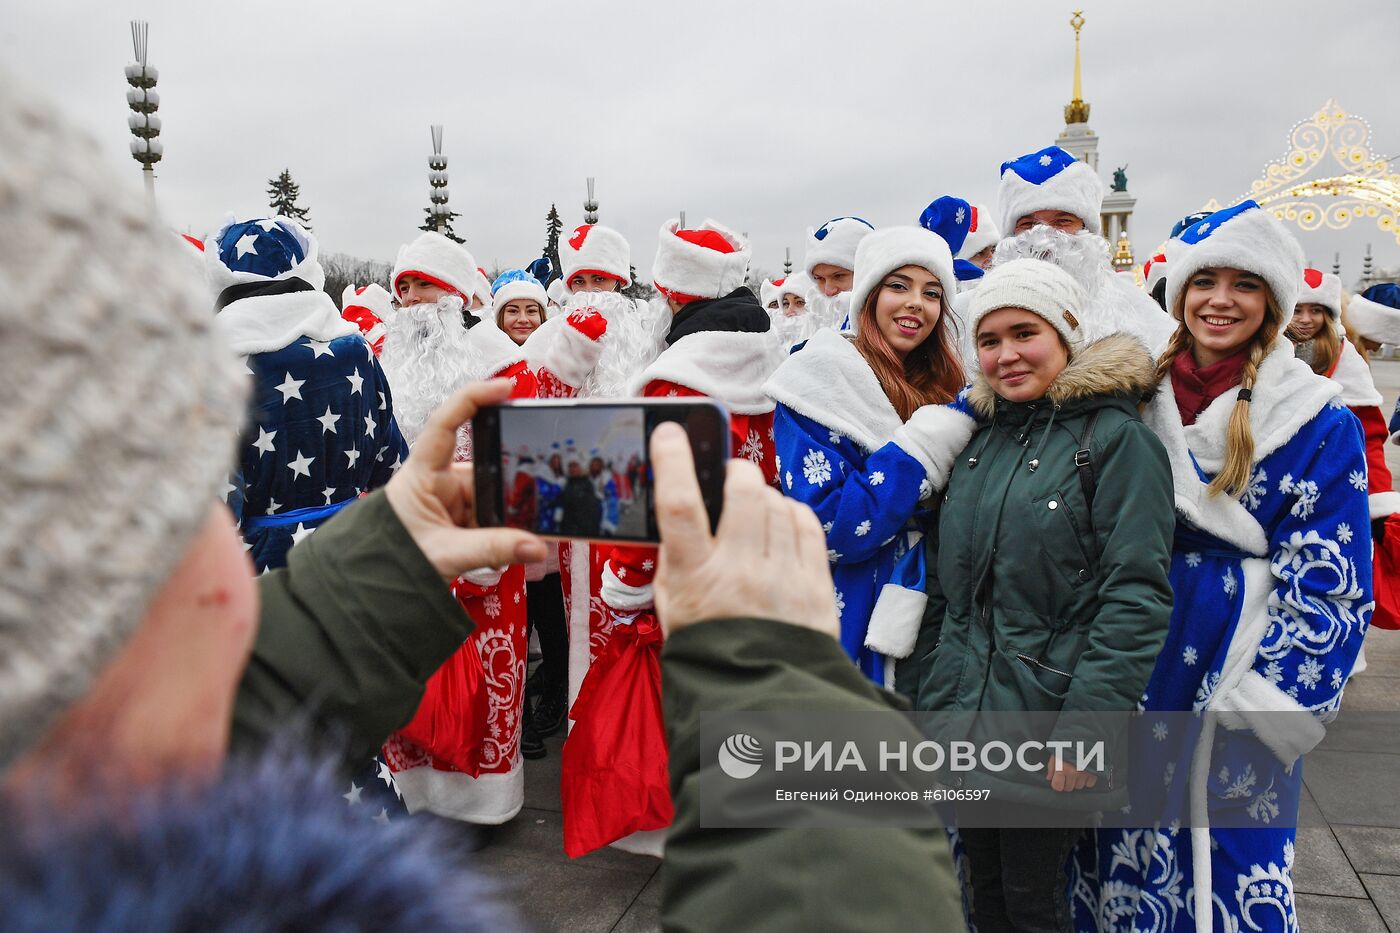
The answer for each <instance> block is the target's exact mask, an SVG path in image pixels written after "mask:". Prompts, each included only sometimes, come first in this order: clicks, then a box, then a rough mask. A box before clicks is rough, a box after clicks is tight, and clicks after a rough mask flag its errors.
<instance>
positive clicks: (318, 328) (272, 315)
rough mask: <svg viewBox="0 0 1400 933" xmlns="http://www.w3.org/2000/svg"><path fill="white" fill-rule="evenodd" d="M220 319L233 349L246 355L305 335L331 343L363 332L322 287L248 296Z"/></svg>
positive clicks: (225, 312) (230, 307)
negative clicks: (351, 321) (319, 288)
mask: <svg viewBox="0 0 1400 933" xmlns="http://www.w3.org/2000/svg"><path fill="white" fill-rule="evenodd" d="M217 321H218V325H219V328H220V330H222V331H223V334H224V339H225V341H226V342H227V343H228V346H229V349H231V350H233V351H234V352H235V353H239V354H243V355H247V354H249V353H271V352H272V351H273V350H280V349H282V348H283V347H285V346H287V345H288V344H290V343H293V342H294V341H297V340H300V339H302V338H303V337H310V338H311V339H312V340H317V341H320V342H322V343H328V342H330V341H332V340H335V339H336V338H338V337H348V336H350V335H351V334H358V333H359V332H360V329H359V328H358V327H356V326H355V325H354V324H352V323H350V322H349V321H347V320H345V318H343V317H341V316H340V312H339V311H337V310H336V309H335V302H333V301H331V296H330V295H327V294H326V293H325V292H321V291H313V292H288V293H286V294H283V295H262V296H258V297H254V298H244V299H243V300H242V301H235V302H233V303H232V304H229V305H225V306H224V309H223V310H222V311H220V312H219V314H218V317H217Z"/></svg>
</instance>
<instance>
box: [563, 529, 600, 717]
mask: <svg viewBox="0 0 1400 933" xmlns="http://www.w3.org/2000/svg"><path fill="white" fill-rule="evenodd" d="M563 547H564V545H561V547H560V554H559V565H560V571H561V572H564V571H565V570H567V572H568V574H569V598H568V601H567V602H566V603H565V609H566V610H567V611H566V615H567V616H568V622H569V706H570V708H572V707H573V705H574V700H576V699H578V692H579V689H580V688H582V687H583V678H584V677H585V676H586V675H587V674H588V666H589V655H590V654H591V652H592V648H591V643H590V642H591V636H592V631H591V626H590V624H589V615H591V605H592V602H593V598H592V597H593V594H592V593H591V592H590V589H589V588H590V585H591V583H592V580H591V576H592V574H591V570H592V566H591V560H592V555H591V554H590V550H591V549H592V548H593V547H594V545H591V544H589V543H588V542H587V541H569V542H568V543H567V547H568V549H569V550H568V554H567V555H565V554H564V553H563ZM567 722H568V728H570V729H572V728H573V727H574V721H573V720H572V719H569V720H567Z"/></svg>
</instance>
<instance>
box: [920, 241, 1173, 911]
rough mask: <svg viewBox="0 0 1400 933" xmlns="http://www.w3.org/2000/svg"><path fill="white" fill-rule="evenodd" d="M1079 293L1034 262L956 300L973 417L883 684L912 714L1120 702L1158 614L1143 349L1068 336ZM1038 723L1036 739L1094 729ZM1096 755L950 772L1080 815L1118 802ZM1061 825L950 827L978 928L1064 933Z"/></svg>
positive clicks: (1157, 535) (1160, 548)
mask: <svg viewBox="0 0 1400 933" xmlns="http://www.w3.org/2000/svg"><path fill="white" fill-rule="evenodd" d="M1084 305H1085V301H1084V294H1083V292H1082V290H1081V289H1080V288H1079V286H1078V285H1077V284H1076V283H1075V281H1074V280H1073V279H1072V278H1071V277H1070V276H1069V275H1068V274H1067V273H1066V272H1064V271H1063V270H1061V269H1059V268H1058V267H1056V266H1053V265H1051V264H1050V263H1047V262H1042V261H1040V260H1035V259H1017V260H1013V261H1011V262H1007V263H1005V264H1003V265H1001V266H999V267H996V268H994V269H993V270H992V271H991V272H989V273H988V274H987V276H986V277H985V278H984V279H983V283H982V285H981V286H980V287H979V288H978V289H977V290H976V292H974V293H973V297H972V300H971V303H970V306H969V318H970V320H969V325H970V327H971V332H972V334H973V339H974V341H975V345H976V348H977V353H978V362H979V365H980V369H981V373H980V375H979V376H978V378H977V381H976V383H975V384H974V386H973V388H972V389H971V391H970V397H969V401H970V402H971V405H972V407H973V408H974V409H975V410H976V412H977V414H978V416H979V421H980V426H979V429H978V431H977V432H976V433H975V434H974V435H973V437H972V439H971V441H970V442H969V444H968V447H967V449H966V450H965V451H964V452H963V453H962V454H961V455H960V456H959V457H958V459H957V461H956V462H955V466H954V470H953V472H952V474H951V475H950V477H949V481H948V490H947V494H946V495H945V496H944V498H943V502H942V503H941V505H940V508H939V515H938V522H937V527H936V529H935V530H934V531H933V532H932V533H931V534H930V535H929V536H928V539H927V544H926V548H927V557H928V561H929V579H928V588H929V602H928V608H927V610H926V612H925V615H924V621H923V625H922V628H921V630H920V633H919V639H918V643H917V645H916V648H915V651H914V653H913V655H912V657H911V658H910V660H909V661H908V662H906V663H905V666H906V672H905V676H904V677H902V678H901V682H902V683H903V684H904V685H905V686H906V687H910V688H911V689H913V688H912V687H911V685H912V684H914V683H917V685H918V686H917V689H916V698H917V707H918V708H919V709H921V710H930V711H948V712H965V713H974V712H996V711H1003V712H1009V711H1030V712H1039V713H1051V714H1058V713H1061V712H1075V713H1106V712H1128V711H1131V710H1133V709H1134V708H1135V707H1136V705H1137V702H1138V699H1139V698H1140V697H1141V696H1142V691H1143V687H1144V686H1145V685H1146V683H1147V678H1148V676H1149V674H1150V673H1151V671H1152V665H1153V662H1154V661H1155V659H1156V656H1157V653H1158V651H1159V649H1160V647H1161V644H1162V641H1163V638H1164V637H1165V635H1166V632H1167V624H1168V620H1169V618H1170V615H1171V590H1170V588H1169V586H1168V582H1167V571H1168V567H1169V563H1170V556H1171V545H1172V529H1173V521H1174V516H1173V510H1172V479H1171V470H1170V467H1169V465H1168V462H1167V455H1166V452H1165V450H1164V449H1163V447H1162V445H1161V443H1160V442H1159V441H1158V440H1157V438H1156V436H1155V435H1154V434H1153V432H1152V431H1151V430H1149V429H1148V428H1147V427H1146V426H1145V425H1144V424H1143V423H1142V422H1141V421H1140V420H1139V418H1138V403H1139V401H1140V400H1141V398H1142V396H1143V394H1144V393H1145V392H1146V391H1148V389H1149V388H1150V387H1151V386H1152V385H1153V365H1152V359H1151V357H1150V356H1149V354H1148V352H1147V350H1146V348H1145V347H1143V346H1142V344H1141V343H1140V342H1139V341H1138V340H1137V339H1136V338H1134V337H1130V336H1128V335H1114V336H1110V337H1106V338H1104V339H1102V340H1099V341H1097V342H1095V343H1093V344H1089V345H1087V346H1086V345H1085V344H1084V342H1083V338H1082V336H1081V330H1080V320H1079V316H1080V315H1081V314H1082V308H1083V307H1084ZM940 545H941V546H940ZM969 718H970V717H969ZM1050 718H1051V720H1052V721H1053V723H1054V724H1053V725H1052V726H1051V727H1048V730H1049V731H1051V733H1052V734H1051V735H1050V736H1048V737H1050V738H1070V739H1073V738H1086V737H1091V736H1092V737H1097V736H1096V735H1093V734H1092V733H1086V732H1085V731H1084V730H1083V729H1081V728H1080V727H1081V726H1084V725H1086V724H1084V723H1082V721H1079V720H1074V717H1059V718H1058V719H1057V718H1056V717H1054V716H1052V717H1050ZM950 722H951V720H949V719H947V718H946V717H945V718H943V719H942V720H941V723H942V724H941V726H940V725H938V721H935V725H936V726H937V727H939V728H951V726H950ZM983 725H985V723H983ZM1113 761H1114V758H1113V756H1112V755H1111V754H1110V755H1109V756H1107V760H1106V764H1108V765H1109V766H1108V767H1106V768H1105V770H1104V771H1103V772H1101V773H1095V772H1094V771H1092V770H1085V771H1079V770H1076V768H1075V766H1074V764H1075V762H1074V761H1073V760H1071V761H1068V762H1067V761H1063V760H1058V759H1056V758H1054V757H1053V756H1052V757H1050V758H1049V760H1047V761H1046V762H1045V769H1044V771H1039V772H1036V773H1035V774H1033V775H1030V774H1025V773H1020V774H1019V775H1018V777H1019V780H1017V779H1016V778H1014V777H1011V776H1010V775H1011V774H1012V773H1013V772H1010V771H1008V772H1002V773H1000V774H999V775H992V774H986V773H974V774H972V775H970V776H969V777H968V778H967V780H968V781H969V782H980V784H981V786H984V787H988V788H990V789H991V791H992V795H991V799H992V800H993V801H995V802H996V803H997V804H998V807H997V810H998V814H999V816H1001V818H1002V820H1003V822H1004V821H1005V820H1006V814H1007V812H1008V810H1011V811H1013V812H1015V813H1017V814H1020V813H1024V814H1026V815H1027V816H1028V817H1032V816H1033V815H1034V814H1036V813H1037V812H1039V814H1040V815H1041V816H1043V815H1044V808H1046V807H1058V808H1061V809H1063V808H1064V807H1065V806H1068V808H1069V809H1071V810H1078V811H1084V810H1098V809H1104V808H1105V807H1117V806H1121V805H1122V804H1124V803H1126V795H1125V792H1124V782H1123V777H1122V775H1121V773H1115V772H1114V770H1113V767H1112V764H1111V763H1112V762H1113ZM1069 794H1074V795H1076V796H1075V798H1074V799H1073V800H1071V799H1070V798H1069V797H1067V796H1066V795H1069ZM1018 807H1019V809H1017V808H1018ZM986 812H987V811H985V810H984V811H983V813H984V814H985V813H986ZM969 816H970V815H969V814H966V813H964V814H963V817H964V819H963V821H964V822H973V820H972V819H970V818H969ZM1013 819H1014V817H1013ZM1033 821H1036V820H1033V819H1028V820H1027V822H1033ZM1059 821H1060V822H1064V820H1063V817H1061V818H1060V819H1059ZM1040 822H1042V823H1043V822H1045V821H1043V820H1041V821H1040ZM1079 832H1080V830H1079V829H1078V828H1055V829H1029V828H1008V829H988V828H980V829H979V828H966V827H964V828H963V829H962V830H961V832H960V835H961V840H962V844H963V845H964V846H965V849H966V855H967V859H968V862H969V865H970V882H971V887H972V894H973V897H972V920H973V922H974V923H975V924H976V925H977V928H978V929H979V930H982V931H989V930H1001V929H1017V930H1032V929H1046V930H1068V929H1070V926H1069V923H1070V914H1069V900H1068V897H1067V896H1066V894H1065V876H1064V861H1065V857H1066V855H1067V853H1068V852H1069V850H1070V847H1071V846H1072V845H1073V843H1074V840H1075V838H1076V837H1077V836H1078V834H1079Z"/></svg>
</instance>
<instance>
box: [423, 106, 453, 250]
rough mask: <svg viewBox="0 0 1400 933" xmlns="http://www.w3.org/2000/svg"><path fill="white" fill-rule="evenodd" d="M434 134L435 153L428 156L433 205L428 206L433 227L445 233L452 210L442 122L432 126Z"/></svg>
mask: <svg viewBox="0 0 1400 933" xmlns="http://www.w3.org/2000/svg"><path fill="white" fill-rule="evenodd" d="M431 130H432V134H433V154H432V155H431V156H429V157H428V186H429V188H428V200H429V201H432V202H433V203H432V207H430V208H428V210H429V212H430V213H431V214H432V218H433V228H434V229H435V230H437V232H438V233H443V232H445V231H446V230H447V228H448V223H449V221H450V219H451V214H452V210H451V208H449V207H448V206H447V199H448V191H447V156H445V155H443V154H442V124H441V123H434V124H433V125H432V127H431Z"/></svg>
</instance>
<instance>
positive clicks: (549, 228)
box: [544, 204, 564, 274]
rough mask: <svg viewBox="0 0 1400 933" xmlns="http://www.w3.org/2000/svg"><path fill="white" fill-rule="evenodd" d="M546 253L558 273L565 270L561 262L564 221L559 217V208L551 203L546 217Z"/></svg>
mask: <svg viewBox="0 0 1400 933" xmlns="http://www.w3.org/2000/svg"><path fill="white" fill-rule="evenodd" d="M544 223H545V228H544V255H545V256H547V257H549V264H550V266H551V268H553V269H555V270H556V274H557V273H560V272H562V271H563V266H562V265H561V264H560V262H559V234H561V233H563V232H564V221H562V220H560V219H559V208H558V207H556V206H554V205H553V204H551V205H549V213H548V214H546V215H545V218H544Z"/></svg>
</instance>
